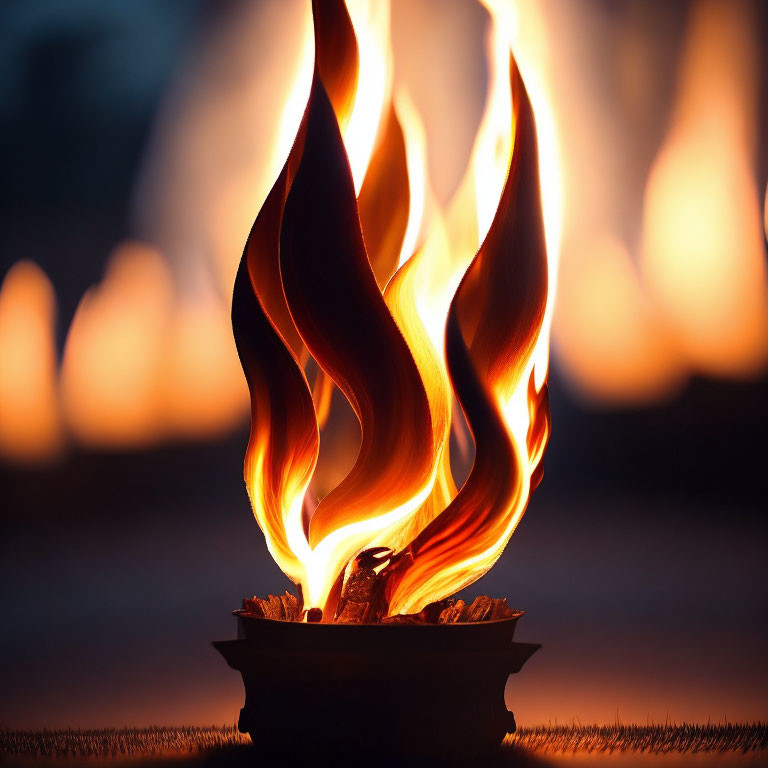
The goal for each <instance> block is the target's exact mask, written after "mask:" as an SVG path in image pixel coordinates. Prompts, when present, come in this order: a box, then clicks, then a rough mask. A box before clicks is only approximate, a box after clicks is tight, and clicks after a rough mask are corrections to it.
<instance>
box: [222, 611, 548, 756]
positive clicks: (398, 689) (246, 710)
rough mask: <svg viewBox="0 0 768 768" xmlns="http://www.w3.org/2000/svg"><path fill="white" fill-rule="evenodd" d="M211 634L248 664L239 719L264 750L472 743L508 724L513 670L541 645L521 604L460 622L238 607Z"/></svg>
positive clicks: (358, 752)
mask: <svg viewBox="0 0 768 768" xmlns="http://www.w3.org/2000/svg"><path fill="white" fill-rule="evenodd" d="M235 615H236V616H237V624H238V639H237V640H225V641H220V642H215V643H214V646H215V647H216V649H217V650H218V651H219V652H220V653H221V654H222V656H224V658H225V659H226V661H227V663H228V664H229V666H230V667H232V668H233V669H236V670H237V671H238V672H240V673H241V674H242V676H243V683H244V685H245V705H244V706H243V708H242V710H241V711H240V720H239V724H238V725H239V729H240V731H241V732H243V733H248V734H250V736H251V739H252V740H253V742H254V744H255V745H257V747H260V748H263V750H264V753H267V754H280V755H290V754H302V755H317V756H324V757H327V756H334V755H335V756H340V755H346V756H350V755H354V756H359V757H361V758H362V757H364V756H374V755H381V754H400V755H417V754H429V755H436V754H447V755H456V754H462V753H463V754H478V753H480V752H492V751H494V750H496V749H498V747H499V745H500V744H501V742H502V740H503V738H504V736H505V735H506V734H507V733H512V732H514V730H515V727H516V726H515V719H514V715H513V714H512V712H510V711H509V710H508V709H507V707H506V705H505V703H504V688H505V685H506V682H507V679H508V677H509V675H510V674H513V673H515V672H518V671H519V670H520V669H521V667H522V666H523V664H524V663H525V662H526V661H527V659H528V658H529V657H530V656H531V655H532V654H533V653H534V652H535V651H536V650H537V649H538V648H539V647H540V646H539V645H535V644H530V643H515V642H513V641H512V638H513V635H514V631H515V625H516V623H517V619H518V618H519V616H518V615H516V616H513V617H510V618H507V619H501V620H498V621H486V622H477V623H472V622H469V623H457V624H418V625H410V624H306V623H299V622H288V621H275V620H272V619H264V618H258V617H256V616H251V615H247V614H244V613H243V612H241V611H236V612H235Z"/></svg>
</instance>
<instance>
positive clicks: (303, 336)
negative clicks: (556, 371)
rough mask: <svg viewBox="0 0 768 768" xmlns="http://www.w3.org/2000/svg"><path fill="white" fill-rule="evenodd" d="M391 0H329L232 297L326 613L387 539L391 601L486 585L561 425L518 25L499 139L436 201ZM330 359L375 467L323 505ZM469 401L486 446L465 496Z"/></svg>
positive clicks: (255, 396) (258, 404) (256, 412)
mask: <svg viewBox="0 0 768 768" xmlns="http://www.w3.org/2000/svg"><path fill="white" fill-rule="evenodd" d="M385 6H386V4H375V3H374V4H368V5H365V6H364V7H362V10H361V7H357V8H356V7H355V5H353V4H352V3H350V9H349V11H350V12H349V13H348V12H347V9H346V7H345V6H344V4H343V2H341V0H334V2H330V1H328V0H326V1H325V2H315V3H313V16H314V27H315V70H314V77H313V81H312V85H311V90H310V95H309V99H308V103H307V106H306V111H305V113H304V117H303V120H302V122H301V125H300V127H299V129H298V133H297V135H296V139H295V142H294V144H293V148H292V149H291V151H290V153H289V155H288V158H287V160H286V163H285V165H284V167H283V170H282V172H281V173H280V175H279V177H278V179H277V181H276V182H275V185H274V187H273V188H272V191H271V192H270V194H269V195H268V197H267V199H266V201H265V203H264V205H263V207H262V209H261V211H260V213H259V215H258V217H257V218H256V221H255V223H254V225H253V228H252V230H251V234H250V236H249V238H248V242H247V244H246V248H245V252H244V254H243V258H242V261H241V264H240V269H239V270H238V274H237V278H236V281H235V290H234V297H233V306H232V321H233V327H234V331H235V339H236V343H237V347H238V352H239V355H240V359H241V362H242V365H243V369H244V371H245V374H246V378H247V380H248V384H249V388H250V391H251V416H252V418H251V434H250V440H249V444H248V449H247V452H246V460H245V480H246V486H247V488H248V492H249V495H250V498H251V502H252V506H253V510H254V514H255V516H256V519H257V520H258V522H259V525H260V526H261V528H262V530H263V532H264V535H265V538H266V541H267V545H268V547H269V550H270V552H271V554H272V555H273V557H274V558H275V560H276V562H277V563H278V565H279V566H280V567H281V568H282V569H283V571H284V572H285V573H286V574H287V575H288V576H289V577H290V578H292V579H293V580H294V581H295V582H297V583H298V584H300V585H301V588H302V591H303V595H304V600H305V604H306V605H307V606H314V607H320V608H323V609H324V610H325V616H326V618H327V617H328V616H331V617H332V615H333V609H334V608H335V600H336V599H337V598H338V592H339V588H340V585H341V583H342V580H343V577H344V573H345V570H346V569H347V567H348V565H349V564H350V563H351V562H352V561H353V560H354V559H355V558H356V557H357V556H358V555H359V554H360V553H361V552H363V551H365V550H367V549H371V548H372V547H382V548H384V549H385V550H387V552H388V554H387V556H386V557H383V558H382V568H383V571H382V575H383V576H384V577H385V583H386V591H387V598H388V602H389V612H390V613H391V614H396V613H407V612H413V611H418V610H420V609H421V608H422V607H423V606H425V605H427V604H428V603H430V602H433V601H435V600H439V599H441V598H444V597H446V596H448V595H450V594H452V593H453V592H455V591H457V590H458V589H461V588H462V587H463V586H465V585H467V584H468V583H470V582H472V581H474V580H475V579H477V578H479V577H480V576H481V575H482V574H483V573H485V572H486V571H487V570H488V568H490V567H491V565H492V564H493V563H494V562H495V560H496V559H497V558H498V556H499V555H500V554H501V552H502V550H503V549H504V547H505V545H506V543H507V541H508V539H509V537H510V536H511V534H512V532H513V531H514V529H515V527H516V525H517V523H518V522H519V520H520V518H521V516H522V514H523V512H524V510H525V507H526V504H527V501H528V497H529V495H530V492H531V490H532V488H534V487H535V485H536V484H537V482H538V480H539V478H540V461H541V457H542V455H543V452H544V448H545V446H546V442H547V439H548V435H549V410H548V403H547V389H546V384H545V380H546V361H547V359H548V358H547V350H546V347H547V345H548V334H547V330H546V328H545V320H546V317H547V312H548V302H547V297H548V282H549V274H548V266H547V258H546V247H545V239H546V238H545V230H544V223H543V217H542V208H541V198H540V193H539V166H538V157H537V148H536V129H535V126H534V121H533V112H532V109H531V104H530V102H529V99H528V95H527V92H526V90H525V88H524V86H523V82H522V79H521V77H520V74H519V72H518V70H517V67H516V65H515V63H514V60H511V57H510V50H509V39H510V36H509V35H508V34H507V36H506V37H505V38H499V39H504V40H506V42H505V43H504V45H503V58H504V60H505V63H504V65H503V67H499V66H498V56H497V58H496V64H497V66H496V67H495V68H494V70H493V77H494V80H493V82H494V83H496V85H497V86H498V84H499V83H503V82H504V81H505V80H506V76H503V75H502V73H505V72H509V77H510V78H511V97H510V88H509V80H506V82H507V86H506V88H501V87H492V89H491V97H490V99H489V104H488V107H487V110H486V127H487V129H486V130H485V131H481V136H482V137H483V140H481V141H480V142H479V143H478V145H477V146H476V148H475V151H474V153H473V161H472V164H471V169H470V171H469V172H468V174H467V178H466V180H465V183H464V184H463V185H462V186H461V188H460V189H459V191H458V192H457V194H456V197H455V199H454V201H453V202H452V203H451V204H450V205H449V206H448V208H447V209H446V211H444V212H443V211H440V210H437V209H436V208H435V206H433V205H431V203H430V200H431V198H430V195H429V189H428V183H427V181H426V178H427V174H426V168H425V164H426V161H425V155H426V153H425V151H424V140H423V129H422V128H421V126H420V122H419V120H418V116H417V115H416V113H415V110H414V109H413V108H412V105H411V104H410V102H409V100H408V98H407V95H406V94H404V93H398V94H397V97H396V98H395V104H396V108H393V107H392V106H391V105H390V104H389V88H390V86H389V74H388V68H389V65H388V61H389V56H388V41H387V34H386V30H387V21H386V19H385V18H384V17H383V16H382V14H383V13H384V12H383V11H382V10H380V9H381V8H382V7H385ZM350 17H351V18H350ZM372 29H375V30H376V33H375V34H374V33H373V32H372V31H371V30H372ZM382 30H383V32H382ZM494 50H495V51H497V52H498V51H499V50H502V48H501V43H499V42H498V41H497V44H496V46H495V48H494ZM369 57H372V58H371V61H372V60H373V57H375V58H376V61H377V65H376V66H374V65H373V64H372V63H366V60H367V58H369ZM510 61H511V67H510V66H509V65H510ZM368 79H370V80H371V82H370V83H369V82H368ZM505 103H506V108H505V106H504V105H505ZM358 110H363V112H359V111H358ZM359 114H365V124H366V126H367V127H366V128H365V129H364V130H363V129H358V128H356V127H355V126H356V125H357V124H358V122H359V121H362V120H363V118H362V117H359V116H358V115H359ZM376 134H378V139H377V140H376V141H375V142H374V140H373V137H374V136H376ZM363 139H366V141H365V143H364V146H363ZM491 179H495V180H494V181H493V183H491ZM494 185H495V186H494ZM471 195H472V196H474V200H472V197H471ZM427 214H429V215H427ZM425 225H428V226H426V233H425V236H424V238H423V241H422V244H421V246H420V247H419V246H418V243H419V233H420V231H421V230H422V229H424V227H425ZM478 246H479V250H478ZM393 273H394V274H393ZM309 359H312V360H313V361H314V364H315V365H316V366H317V369H318V371H319V372H320V374H319V376H320V377H328V379H329V380H331V381H332V382H333V385H334V386H335V387H338V389H339V390H340V392H341V393H342V394H343V396H344V397H345V398H346V400H347V401H348V403H349V405H350V406H351V408H352V410H353V411H354V413H355V415H356V417H357V419H358V421H359V424H360V446H359V451H358V454H357V458H356V460H355V462H354V465H353V466H352V467H351V469H350V470H349V472H348V474H347V475H346V476H345V477H344V478H343V479H342V480H341V482H340V483H339V484H338V485H337V486H336V487H335V488H333V489H332V490H331V491H330V492H329V493H328V494H327V495H326V496H325V497H324V498H322V499H321V500H320V501H319V503H318V504H317V505H316V506H315V505H314V503H305V499H309V497H308V496H307V491H308V488H309V486H310V481H311V479H312V477H313V473H314V471H315V467H316V465H317V461H318V456H319V451H320V443H321V437H320V430H319V425H321V423H322V421H324V416H325V413H326V410H325V409H326V407H327V404H325V403H324V402H323V398H322V397H318V396H317V391H318V390H319V389H321V387H320V386H319V385H318V384H317V383H316V386H315V394H316V397H315V400H314V401H313V393H312V390H311V388H310V384H309V382H308V380H307V376H306V374H305V366H306V364H307V361H308V360H309ZM539 361H542V362H539ZM454 394H455V396H456V398H457V399H458V402H459V403H460V406H461V408H462V409H463V413H464V417H465V419H466V422H467V424H468V426H469V430H470V431H471V434H472V437H473V439H474V442H475V460H474V464H473V466H472V469H471V471H470V474H469V477H468V478H467V480H466V482H465V483H464V484H463V485H462V487H461V488H460V489H458V490H457V489H456V486H455V485H454V481H453V477H452V475H451V469H450V457H449V453H448V451H449V435H450V431H451V424H452V421H455V420H456V418H457V416H458V414H455V413H452V404H453V396H454Z"/></svg>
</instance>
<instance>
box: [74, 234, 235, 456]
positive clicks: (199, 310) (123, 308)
mask: <svg viewBox="0 0 768 768" xmlns="http://www.w3.org/2000/svg"><path fill="white" fill-rule="evenodd" d="M227 322H228V321H227V318H226V314H225V312H224V309H223V307H222V306H221V304H220V303H219V302H218V301H217V300H216V298H215V297H210V298H207V297H206V296H201V297H197V298H196V300H195V301H194V302H192V301H183V300H180V299H179V297H177V295H176V291H175V289H174V280H173V274H172V272H171V269H170V267H169V265H168V263H167V261H166V259H165V258H164V257H163V256H162V254H161V253H160V252H159V251H158V250H157V249H156V248H154V247H152V246H149V245H147V244H144V243H140V242H125V243H123V244H121V245H120V246H119V247H118V248H117V249H116V250H115V252H114V253H113V255H112V258H111V260H110V262H109V266H108V269H107V272H106V275H105V277H104V280H103V281H102V282H101V284H100V285H98V286H96V287H94V288H92V289H91V290H90V291H88V292H87V293H86V295H85V296H84V297H83V300H82V301H81V302H80V306H79V307H78V309H77V312H76V314H75V317H74V320H73V321H72V325H71V327H70V329H69V334H68V336H67V341H66V345H65V348H64V359H63V362H62V371H61V395H62V406H63V412H64V417H65V420H66V424H67V426H68V428H69V431H70V432H71V434H72V435H74V436H75V437H76V438H77V439H78V440H79V441H80V442H81V443H84V444H87V445H94V446H108V447H113V448H117V447H123V446H133V447H136V446H141V445H145V444H151V443H153V442H157V441H159V440H161V439H165V438H168V437H169V436H174V437H175V436H184V437H199V436H202V435H211V434H216V433H217V432H219V431H225V430H227V429H230V428H231V427H232V426H234V425H235V424H237V423H238V422H239V421H240V418H241V414H242V411H243V398H244V397H245V393H244V392H243V388H242V380H241V376H240V373H239V371H238V370H237V363H236V359H235V356H234V354H233V353H232V350H231V349H230V348H229V347H228V346H227V344H226V343H222V338H223V339H225V340H226V338H227V337H226V336H225V335H224V333H223V327H224V326H226V325H227ZM181 382H183V386H181V385H180V383H181Z"/></svg>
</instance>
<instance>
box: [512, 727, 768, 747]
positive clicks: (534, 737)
mask: <svg viewBox="0 0 768 768" xmlns="http://www.w3.org/2000/svg"><path fill="white" fill-rule="evenodd" d="M504 743H505V744H509V745H515V746H519V747H522V748H523V749H525V750H527V751H531V752H534V753H537V754H545V753H548V752H549V753H554V752H561V753H562V752H568V753H572V752H579V751H585V752H619V751H620V752H629V751H631V752H650V753H653V754H664V753H675V754H683V753H694V752H753V751H757V750H765V749H768V723H736V724H726V725H690V724H687V723H683V724H682V725H569V726H567V725H561V726H536V727H535V728H520V729H519V730H518V731H517V733H515V734H514V735H512V736H507V738H506V739H505V742H504Z"/></svg>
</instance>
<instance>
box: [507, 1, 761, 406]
mask: <svg viewBox="0 0 768 768" xmlns="http://www.w3.org/2000/svg"><path fill="white" fill-rule="evenodd" d="M517 8H518V11H519V26H520V30H521V35H520V38H519V42H520V44H521V45H522V46H524V47H525V46H526V45H527V44H528V43H529V42H530V41H531V40H534V41H535V40H536V38H537V36H538V32H539V31H541V32H543V35H542V42H543V44H538V43H537V42H535V43H534V44H533V45H531V46H530V50H531V53H532V56H533V58H532V59H531V60H532V61H534V62H535V63H536V66H535V67H534V68H533V69H529V68H526V67H525V66H524V64H525V59H526V58H527V57H526V56H525V55H524V53H525V51H523V50H522V49H520V48H519V46H518V47H516V49H515V52H516V54H520V56H519V58H520V61H521V68H522V69H523V73H524V74H525V75H526V82H527V83H528V84H529V87H530V88H531V91H532V100H533V101H534V107H535V109H536V115H537V123H538V126H539V138H540V143H541V146H542V147H545V143H544V138H543V128H544V126H545V124H546V110H542V108H541V104H540V103H538V102H537V101H536V100H535V99H534V92H535V90H536V88H535V86H534V85H533V83H532V82H531V76H533V77H536V76H540V77H541V78H542V84H543V85H544V86H545V87H544V91H545V92H547V93H548V94H549V100H550V102H551V105H552V115H553V118H554V127H555V138H556V139H557V141H558V142H560V143H561V144H562V146H563V151H561V152H560V155H559V159H558V161H557V165H558V166H559V167H560V169H561V174H562V179H563V187H562V188H563V212H564V214H565V216H564V225H563V232H564V235H563V254H562V258H563V268H562V269H561V270H560V274H561V276H562V279H561V281H560V285H559V288H558V290H559V297H558V304H557V312H556V314H555V318H554V321H555V329H554V331H555V332H554V340H555V345H556V349H557V352H558V359H559V361H560V362H561V367H562V369H563V372H564V373H565V374H567V376H568V378H569V379H570V380H571V381H572V383H573V384H574V385H575V386H576V387H577V389H579V390H580V391H581V392H582V393H583V394H585V395H586V396H588V397H591V398H593V399H596V400H601V401H606V402H611V403H617V404H618V403H627V402H643V401H651V400H656V399H659V398H662V397H668V396H669V395H670V394H673V393H674V392H675V391H676V390H677V389H678V388H679V387H680V386H681V385H682V384H683V383H684V382H685V381H686V379H687V378H688V377H689V376H690V375H691V374H696V373H698V374H705V375H708V376H713V377H739V378H747V377H751V376H755V375H757V374H759V373H760V372H761V371H763V370H764V369H765V363H766V361H767V360H768V315H767V314H766V306H767V305H768V280H766V274H765V241H764V238H763V229H764V222H761V218H764V211H762V210H761V204H760V193H761V192H762V183H760V184H758V181H757V178H758V177H757V174H756V172H755V169H756V167H757V161H756V149H757V147H756V144H757V138H758V137H757V135H756V126H757V125H758V124H759V116H758V113H757V106H758V94H757V85H758V83H757V75H756V73H757V72H758V70H759V67H758V61H759V59H758V50H757V46H758V44H759V38H758V37H757V29H758V27H759V25H757V24H755V13H756V9H755V6H754V4H750V3H722V2H717V1H715V2H712V1H711V0H697V1H696V2H693V3H690V6H689V10H688V14H687V20H686V28H685V35H684V44H683V46H682V50H681V52H680V53H681V56H680V57H679V71H678V73H677V80H676V82H675V83H674V85H675V87H674V89H673V91H672V94H671V95H672V98H673V103H672V109H671V114H670V116H669V118H670V119H669V121H668V122H669V124H668V125H666V126H665V125H664V124H660V118H661V117H662V116H663V111H662V110H663V109H664V108H665V105H664V96H663V94H664V93H665V90H666V83H665V82H664V81H666V80H669V78H670V73H669V72H668V71H667V65H665V63H664V57H665V56H667V55H669V53H671V52H670V51H667V50H665V48H666V47H667V45H665V44H664V43H663V42H662V41H660V40H659V37H658V35H657V34H655V30H656V29H657V28H658V24H659V23H660V22H661V21H662V19H663V18H664V17H665V14H667V13H668V11H666V10H665V9H661V8H659V9H656V10H655V11H652V12H650V13H648V12H647V11H646V10H645V9H643V12H642V13H641V14H637V15H633V14H630V15H629V16H627V17H626V18H625V20H624V22H623V24H622V22H621V20H619V19H618V18H616V19H613V20H612V21H611V22H610V23H611V27H610V28H611V30H612V32H611V34H612V35H613V34H616V35H624V36H625V37H624V38H623V39H622V45H619V46H611V45H610V44H607V45H605V46H604V49H603V50H602V51H601V50H599V46H597V45H592V44H591V43H589V44H588V43H587V41H591V40H593V38H595V37H596V36H597V35H599V34H601V33H600V30H601V29H603V30H604V29H606V27H605V24H606V18H605V15H604V12H603V11H601V10H599V9H591V10H590V9H589V8H587V7H586V6H585V7H584V8H579V9H578V11H576V10H574V9H572V8H571V7H570V6H568V5H567V4H564V5H563V7H562V9H558V11H559V12H558V13H553V12H549V13H548V14H544V15H542V18H541V19H539V20H537V19H536V18H535V17H536V14H537V12H540V9H541V6H537V4H534V3H517ZM657 14H660V15H657ZM538 21H541V22H543V23H541V24H539V23H538ZM614 22H615V27H614ZM638 22H642V23H638ZM648 22H652V23H651V24H649V23H648ZM537 28H538V29H537ZM614 51H615V53H614ZM609 52H610V53H609ZM609 56H611V57H613V58H612V59H610V62H611V65H612V68H613V69H615V70H616V71H615V73H606V70H608V69H611V66H609V65H608V64H607V62H606V59H608V58H609ZM599 57H602V59H601V58H599ZM549 59H551V63H552V65H553V66H548V60H549ZM596 64H597V66H596ZM613 88H617V89H618V91H619V93H620V96H621V98H620V99H617V98H616V94H615V93H614V91H613V90H612V89H613ZM660 128H661V129H663V128H666V133H665V135H664V134H663V141H662V142H661V146H660V147H657V146H654V145H653V144H652V142H653V138H652V137H653V135H654V134H655V133H656V132H657V131H659V129H660ZM654 153H655V157H654ZM646 154H647V160H646V158H645V155H646ZM554 156H555V155H553V153H552V152H550V151H549V150H548V149H547V151H543V152H542V166H543V165H544V163H546V162H547V161H548V160H549V159H550V158H552V157H554ZM651 161H652V162H651ZM647 163H650V169H649V170H648V169H647V167H646V166H647ZM761 181H762V180H761ZM545 186H546V185H545V174H544V173H543V172H542V189H543V191H544V195H543V196H544V203H545V221H546V223H547V228H548V245H550V255H551V257H552V256H554V257H556V255H557V254H556V251H555V250H553V249H552V248H551V241H550V238H549V220H550V218H549V214H548V208H547V200H546V198H547V194H546V190H545ZM636 212H639V213H640V215H639V216H638V215H637V214H636ZM637 235H640V236H639V237H638V236H637ZM619 297H622V298H623V301H620V300H619ZM608 307H611V309H612V312H611V317H612V318H613V319H612V320H611V321H608V319H607V318H608V311H607V310H608ZM619 330H622V331H623V332H624V333H626V334H627V336H626V338H625V340H624V342H623V343H622V345H621V348H620V349H619V343H618V338H617V336H618V332H619Z"/></svg>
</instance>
